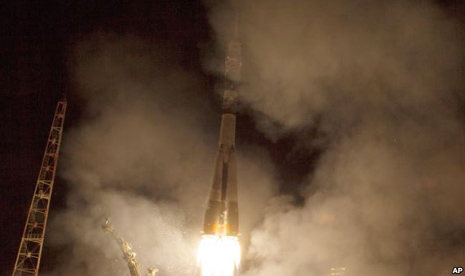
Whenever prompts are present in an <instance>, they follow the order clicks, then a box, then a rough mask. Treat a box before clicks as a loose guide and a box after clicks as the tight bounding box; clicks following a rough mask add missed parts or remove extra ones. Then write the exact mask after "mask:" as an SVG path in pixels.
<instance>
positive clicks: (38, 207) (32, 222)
mask: <svg viewBox="0 0 465 276" xmlns="http://www.w3.org/2000/svg"><path fill="white" fill-rule="evenodd" d="M66 106H67V101H66V98H63V99H61V100H60V101H58V104H57V107H56V110H55V116H54V118H53V123H52V127H51V129H50V133H49V136H48V141H47V145H46V147H45V153H44V156H43V159H42V165H41V168H40V172H39V176H38V178H37V183H36V187H35V191H34V195H33V197H32V202H31V206H30V208H29V212H28V216H27V220H26V225H25V227H24V232H23V236H22V238H21V244H20V246H19V251H18V255H17V257H16V263H15V267H14V269H13V274H12V276H23V275H34V276H38V273H39V267H40V260H41V255H42V249H43V245H44V238H45V228H46V226H47V219H48V212H49V209H50V201H51V199H52V191H53V183H54V180H55V174H56V168H57V162H58V155H59V152H60V145H61V137H62V134H63V124H64V121H65V114H66Z"/></svg>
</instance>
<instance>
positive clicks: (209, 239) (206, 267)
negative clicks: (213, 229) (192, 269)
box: [197, 235, 241, 276]
mask: <svg viewBox="0 0 465 276" xmlns="http://www.w3.org/2000/svg"><path fill="white" fill-rule="evenodd" d="M240 261H241V247H240V245H239V239H238V238H237V237H231V236H221V235H204V236H203V237H202V241H201V242H200V246H199V251H198V259H197V266H198V267H199V268H200V271H201V274H200V275H202V276H234V275H238V274H237V272H238V271H239V265H240Z"/></svg>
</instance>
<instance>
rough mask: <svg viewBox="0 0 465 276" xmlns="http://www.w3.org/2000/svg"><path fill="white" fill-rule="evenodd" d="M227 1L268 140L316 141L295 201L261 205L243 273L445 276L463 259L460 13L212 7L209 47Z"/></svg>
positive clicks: (419, 6) (361, 7) (346, 6)
mask: <svg viewBox="0 0 465 276" xmlns="http://www.w3.org/2000/svg"><path fill="white" fill-rule="evenodd" d="M231 6H236V7H239V13H240V19H241V42H242V43H243V47H244V56H245V57H244V76H245V78H246V79H245V80H244V84H243V87H242V90H243V91H242V93H241V96H242V97H243V100H244V101H245V102H246V103H247V104H248V105H249V106H250V107H251V108H252V109H253V110H254V111H255V112H256V114H257V123H258V127H259V128H260V129H261V130H262V131H263V132H265V133H267V134H268V136H269V137H270V138H271V139H279V138H280V137H281V135H283V134H288V133H295V135H299V133H300V132H299V131H301V130H304V129H308V128H314V129H316V131H317V133H318V137H317V140H318V142H316V141H315V140H307V141H306V146H307V147H308V148H314V147H315V144H317V145H318V146H319V147H322V148H323V149H324V152H323V154H322V156H321V158H320V159H319V161H318V164H317V167H316V169H315V170H314V171H311V170H310V169H309V171H310V173H309V175H308V177H307V180H306V181H305V182H304V183H302V187H303V188H302V194H301V195H302V196H303V197H304V204H303V206H295V205H294V204H293V201H292V200H291V199H290V198H288V197H285V196H284V197H276V198H274V199H273V200H272V201H270V203H269V206H268V209H267V213H266V215H265V218H264V222H263V224H262V225H261V226H259V227H258V228H256V229H255V230H254V231H253V232H252V237H251V244H250V246H249V250H248V254H247V256H246V263H247V267H245V268H244V269H245V275H247V276H249V275H250V276H265V275H266V276H274V275H292V276H301V275H302V276H303V275H306V276H307V275H329V273H330V267H332V266H335V267H338V266H345V267H346V268H347V274H348V275H377V276H383V275H414V274H416V275H433V274H434V275H439V273H447V274H450V271H451V270H450V269H452V267H453V266H455V265H457V263H459V261H462V262H463V260H464V256H465V255H464V254H465V253H464V251H463V243H462V245H461V246H462V247H461V248H460V245H459V243H458V242H457V241H454V237H453V235H456V234H454V233H460V231H462V234H461V235H462V238H463V231H464V229H465V222H464V220H462V219H461V218H462V217H463V216H464V214H465V211H464V210H465V203H464V201H463V199H462V197H463V194H464V193H465V185H464V182H465V171H464V167H465V126H464V121H463V112H464V110H463V101H464V99H465V98H464V94H463V87H464V82H463V80H462V79H461V78H462V76H463V73H464V71H463V68H464V59H463V56H464V55H463V54H464V51H463V49H464V47H463V46H464V45H463V41H464V40H463V32H462V31H461V28H460V24H459V23H458V22H457V21H456V19H454V18H452V17H451V16H450V15H448V14H447V12H446V11H444V10H442V8H440V7H439V6H436V5H435V4H434V3H433V2H431V1H363V0H360V1H342V0H336V1H316V0H315V1H305V0H292V1H278V0H266V1H265V0H254V1H241V2H240V1H236V2H231V3H229V4H227V5H221V6H218V5H216V6H214V5H212V8H211V11H212V14H211V22H212V25H213V26H214V27H215V29H216V31H217V34H218V35H217V37H218V39H219V47H224V45H225V44H226V43H227V40H228V38H229V37H228V36H229V35H230V26H229V27H228V26H227V24H225V23H224V21H225V19H228V18H232V17H233V16H234V15H233V14H232V13H231V11H233V10H232V9H231ZM233 12H234V11H233ZM211 64H212V63H211V62H209V63H208V65H207V68H208V69H209V70H211V68H215V66H211ZM217 67H218V68H219V67H220V66H217ZM460 106H462V107H460ZM460 118H462V119H460ZM311 165H312V164H309V168H310V167H311ZM282 185H285V183H283V184H282ZM457 237H460V234H457ZM457 237H456V238H457ZM441 275H442V274H441ZM444 275H446V274H444Z"/></svg>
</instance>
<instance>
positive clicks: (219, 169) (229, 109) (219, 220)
mask: <svg viewBox="0 0 465 276" xmlns="http://www.w3.org/2000/svg"><path fill="white" fill-rule="evenodd" d="M236 28H237V27H236ZM236 37H237V34H236ZM241 67H242V59H241V44H240V43H239V42H238V41H237V40H236V39H235V40H233V41H231V42H230V43H229V45H228V53H227V56H226V60H225V76H226V78H227V81H228V82H229V83H228V86H227V89H226V90H225V91H224V93H223V103H222V115H221V127H220V137H219V152H218V158H217V160H216V166H215V172H214V175H213V183H212V188H211V191H210V196H209V200H208V206H207V210H206V212H205V220H204V225H203V233H204V234H205V235H222V236H237V235H238V234H239V213H238V203H237V176H236V158H235V152H234V151H235V139H236V138H235V137H236V105H237V91H236V89H237V86H238V85H239V83H240V81H241Z"/></svg>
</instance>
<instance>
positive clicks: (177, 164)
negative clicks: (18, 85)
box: [48, 33, 274, 276]
mask: <svg viewBox="0 0 465 276" xmlns="http://www.w3.org/2000/svg"><path fill="white" fill-rule="evenodd" d="M179 56H180V52H178V51H177V50H176V48H175V47H172V45H153V44H150V43H147V42H144V41H143V40H141V39H138V38H136V37H130V36H123V37H121V36H117V35H111V34H102V33H96V34H94V35H92V36H90V37H88V38H87V40H86V41H83V42H82V43H81V44H80V45H78V46H77V48H76V52H75V66H74V75H75V80H76V84H77V86H78V90H79V92H80V94H81V96H82V97H83V98H84V99H85V100H86V110H85V111H86V112H85V114H86V116H85V118H84V119H83V120H82V122H81V124H80V126H78V127H75V128H74V129H71V130H68V132H67V136H66V141H65V144H64V148H63V157H62V159H61V164H60V165H61V168H62V175H63V176H64V177H65V178H66V179H67V180H68V182H69V183H70V189H71V190H70V193H69V194H70V196H69V199H68V208H67V209H66V210H64V211H62V212H61V213H59V214H58V215H56V216H55V218H54V219H53V221H52V223H51V225H50V226H51V227H50V228H49V229H50V234H49V235H48V242H50V243H51V244H52V245H53V246H55V248H58V249H59V248H64V249H63V250H66V248H71V249H72V255H71V256H69V255H68V254H66V255H61V256H60V257H59V260H58V261H57V263H58V264H60V265H59V267H57V268H56V269H55V270H54V271H53V272H51V273H50V274H51V275H68V276H73V275H76V276H77V275H79V276H82V275H112V276H120V275H121V276H123V275H128V274H129V270H128V268H127V264H126V263H125V262H124V260H123V258H122V252H121V250H120V249H119V247H118V244H117V242H116V241H115V240H113V238H112V237H111V236H110V235H109V234H105V233H104V232H103V231H102V229H101V227H100V226H101V225H102V224H103V222H104V221H105V217H110V218H111V222H112V224H113V225H114V226H115V229H116V231H117V232H118V233H119V234H120V235H121V236H122V237H123V238H124V239H125V240H127V241H128V242H130V243H131V244H132V246H133V251H134V252H136V253H137V260H138V261H139V263H140V267H141V272H142V273H143V274H145V269H146V268H147V267H149V266H155V267H157V268H159V269H160V271H159V272H158V273H157V275H194V272H195V264H196V259H195V257H196V250H197V245H198V242H199V240H200V230H201V225H202V223H203V214H204V211H205V203H206V199H207V196H208V192H209V189H210V187H211V178H212V175H213V167H214V163H215V160H216V154H217V148H216V146H215V145H217V132H218V127H219V119H220V116H219V115H218V114H217V113H216V112H214V111H213V110H211V109H209V106H208V105H207V104H206V103H207V102H208V98H207V96H208V94H207V93H210V92H209V91H208V87H207V86H206V84H205V83H203V82H202V81H201V78H200V76H198V75H195V74H194V73H191V72H186V71H183V70H182V69H181V66H180V64H181V58H180V57H179ZM212 118H213V119H212ZM238 159H240V160H241V164H239V169H240V170H241V173H240V174H239V177H242V178H243V179H246V180H247V181H250V183H257V184H255V185H247V186H244V187H241V190H240V195H239V196H240V197H242V198H244V199H245V200H246V201H245V202H244V203H243V204H242V205H241V206H240V208H241V209H240V211H241V212H242V214H247V215H244V216H242V217H241V223H242V224H243V227H242V228H243V229H248V230H246V231H247V232H248V233H250V232H251V228H252V227H253V226H254V225H255V224H256V223H257V220H258V219H260V217H261V216H262V214H261V213H260V211H254V209H253V208H255V209H256V210H261V209H263V207H264V206H265V203H266V201H267V195H268V197H269V196H271V194H272V191H273V185H274V184H273V181H272V178H271V177H270V176H269V173H267V172H269V171H271V169H270V165H267V161H266V160H267V158H266V155H265V154H264V153H263V151H261V150H260V149H254V148H251V149H250V154H249V155H244V154H243V155H242V156H241V155H239V156H238ZM63 168H64V169H63ZM258 180H260V181H258ZM260 206H261V207H260ZM67 250H69V249H67ZM66 252H69V251H66Z"/></svg>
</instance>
